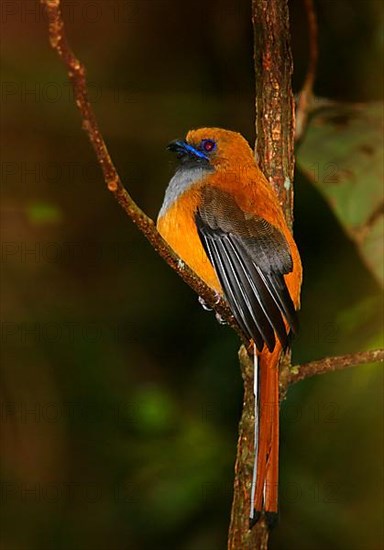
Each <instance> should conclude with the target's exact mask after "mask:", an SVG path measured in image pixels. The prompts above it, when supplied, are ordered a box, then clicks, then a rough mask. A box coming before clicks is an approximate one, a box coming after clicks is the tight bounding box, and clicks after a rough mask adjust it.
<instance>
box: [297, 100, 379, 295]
mask: <svg viewBox="0 0 384 550" xmlns="http://www.w3.org/2000/svg"><path fill="white" fill-rule="evenodd" d="M297 162H298V166H299V167H300V169H301V170H302V171H303V172H304V173H305V174H306V175H307V177H308V178H309V179H310V180H311V181H312V183H313V184H314V185H315V186H316V187H317V189H318V190H319V191H320V192H321V193H322V195H323V196H324V197H325V199H326V200H327V202H328V203H329V205H330V207H331V208H332V210H333V211H334V213H335V215H336V217H337V218H338V219H339V221H340V222H341V224H342V226H343V227H344V229H345V231H346V232H347V233H348V234H349V236H350V237H351V238H352V239H353V240H354V241H355V243H356V244H357V246H358V248H359V251H360V253H361V255H362V258H363V259H364V261H365V263H366V265H367V266H368V268H369V269H370V270H371V271H372V273H373V274H374V275H375V277H376V278H377V279H378V280H379V281H380V282H381V284H383V283H384V269H383V265H384V256H383V246H382V243H383V242H384V223H383V207H384V185H383V179H384V177H383V168H384V156H383V104H382V103H371V104H365V105H364V104H356V105H355V104H348V105H347V104H341V103H333V102H330V101H327V100H318V104H317V107H316V109H315V110H314V111H313V113H312V114H311V117H310V122H309V125H308V129H307V132H306V135H305V138H304V141H303V143H302V144H301V145H300V147H299V149H298V154H297Z"/></svg>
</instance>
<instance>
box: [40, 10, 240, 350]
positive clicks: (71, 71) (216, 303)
mask: <svg viewBox="0 0 384 550" xmlns="http://www.w3.org/2000/svg"><path fill="white" fill-rule="evenodd" d="M41 3H42V4H43V5H44V6H45V9H46V13H47V16H48V25H49V40H50V43H51V46H52V48H53V49H54V50H55V51H56V53H57V54H58V56H59V57H60V59H61V60H62V61H63V63H64V65H65V67H66V69H67V74H68V78H69V81H70V83H71V85H72V88H73V93H74V99H75V102H76V105H77V107H78V109H79V111H80V114H81V117H82V126H83V129H84V130H85V132H86V133H87V135H88V138H89V141H90V142H91V145H92V147H93V149H94V151H95V153H96V156H97V160H98V162H99V165H100V167H101V169H102V172H103V176H104V180H105V183H106V185H107V187H108V189H109V191H111V193H112V194H113V196H114V197H115V199H116V200H117V202H118V203H119V204H120V206H121V207H122V208H123V210H124V211H125V213H126V214H127V215H128V216H129V217H130V218H131V220H132V221H133V222H134V223H135V225H136V226H137V227H138V228H139V230H140V231H141V232H142V233H143V234H144V235H145V237H146V238H147V239H148V241H149V242H150V243H151V245H152V246H153V248H154V249H155V250H156V252H157V253H158V254H159V255H160V256H161V257H162V258H163V259H164V260H165V261H166V262H167V264H168V265H169V266H170V267H172V269H174V270H175V271H176V272H177V273H178V274H179V275H180V277H181V278H182V279H183V281H184V282H185V283H187V285H189V286H190V287H191V288H192V289H193V290H194V291H195V292H196V293H197V294H198V295H199V296H200V297H201V298H202V299H203V300H204V302H205V303H206V304H207V305H208V306H209V307H211V308H212V309H214V310H215V311H216V312H217V314H218V315H220V317H221V319H223V321H225V322H226V323H227V324H228V325H230V326H231V327H232V328H233V329H234V330H235V331H236V332H237V334H238V335H239V336H240V338H241V339H242V341H243V342H246V338H245V337H244V335H243V333H242V332H241V330H240V328H239V326H238V324H237V323H236V321H235V319H234V317H233V315H232V313H231V311H230V309H229V307H228V305H227V303H226V301H225V300H224V299H223V298H219V297H218V296H217V294H216V293H215V292H214V291H213V290H212V289H211V288H210V287H208V286H207V285H206V284H205V283H204V281H202V280H201V279H200V278H199V277H198V276H197V275H196V273H194V272H193V271H192V270H191V269H190V268H189V267H188V266H187V265H186V264H185V263H184V262H183V261H182V260H181V259H180V258H179V257H178V256H177V255H176V254H175V253H174V252H173V250H172V249H171V248H170V247H169V246H168V244H167V243H166V242H165V241H164V239H163V238H162V237H161V235H160V234H159V233H158V231H157V229H156V226H155V224H154V222H153V221H152V220H151V219H150V218H149V217H148V216H146V214H144V212H143V211H142V210H141V209H140V208H139V207H138V206H137V204H136V203H135V202H134V201H133V199H132V198H131V196H130V195H129V193H128V192H127V191H126V189H125V188H124V187H123V184H122V182H121V179H120V177H119V174H118V173H117V170H116V168H115V166H114V164H113V162H112V159H111V157H110V154H109V152H108V149H107V146H106V144H105V141H104V139H103V136H102V134H101V132H100V130H99V126H98V123H97V120H96V117H95V114H94V111H93V108H92V106H91V103H90V101H89V97H88V92H87V82H86V75H85V73H86V71H85V68H84V66H83V65H82V63H81V62H80V61H79V60H78V59H77V57H76V56H75V55H74V53H73V52H72V49H71V47H70V45H69V42H68V39H67V37H66V33H65V26H64V21H63V18H62V13H61V3H60V0H41Z"/></svg>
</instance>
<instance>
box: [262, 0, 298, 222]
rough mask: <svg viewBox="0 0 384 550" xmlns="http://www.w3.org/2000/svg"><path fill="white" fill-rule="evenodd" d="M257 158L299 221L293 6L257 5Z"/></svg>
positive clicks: (265, 1)
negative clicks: (296, 206)
mask: <svg viewBox="0 0 384 550" xmlns="http://www.w3.org/2000/svg"><path fill="white" fill-rule="evenodd" d="M252 22H253V28H254V61H255V73H256V75H255V78H256V156H257V159H258V163H259V165H260V168H261V170H262V172H263V173H264V175H265V176H266V177H267V179H268V180H269V181H270V183H271V185H272V186H273V188H274V189H275V191H276V193H277V195H278V197H279V199H280V205H281V206H282V208H283V210H284V213H285V217H286V219H287V222H288V224H289V225H290V226H292V220H293V185H292V183H293V173H294V166H295V165H294V99H293V94H292V86H291V79H292V71H293V64H292V54H291V47H290V34H289V13H288V5H287V0H253V2H252Z"/></svg>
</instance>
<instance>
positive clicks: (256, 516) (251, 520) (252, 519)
mask: <svg viewBox="0 0 384 550" xmlns="http://www.w3.org/2000/svg"><path fill="white" fill-rule="evenodd" d="M260 517H261V512H258V511H257V510H254V511H253V516H251V517H250V518H249V530H251V529H252V527H254V526H255V525H256V523H257V522H258V521H259V519H260Z"/></svg>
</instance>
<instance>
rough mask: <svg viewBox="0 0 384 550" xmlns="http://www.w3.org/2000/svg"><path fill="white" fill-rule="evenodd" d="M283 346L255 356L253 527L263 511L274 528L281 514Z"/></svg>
mask: <svg viewBox="0 0 384 550" xmlns="http://www.w3.org/2000/svg"><path fill="white" fill-rule="evenodd" d="M280 353H281V347H279V346H278V345H276V347H275V349H274V351H273V352H272V353H270V352H269V351H268V350H263V352H262V353H261V354H260V355H259V357H258V358H257V357H256V355H255V363H254V365H255V384H254V390H255V391H254V393H255V463H254V471H253V481H252V494H251V511H250V524H251V525H253V524H255V523H256V522H257V521H258V519H259V517H260V515H261V513H262V512H264V514H265V517H266V520H267V523H268V524H269V525H270V526H272V525H273V524H274V523H275V522H276V520H277V512H278V477H279V371H278V362H279V356H280Z"/></svg>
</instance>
